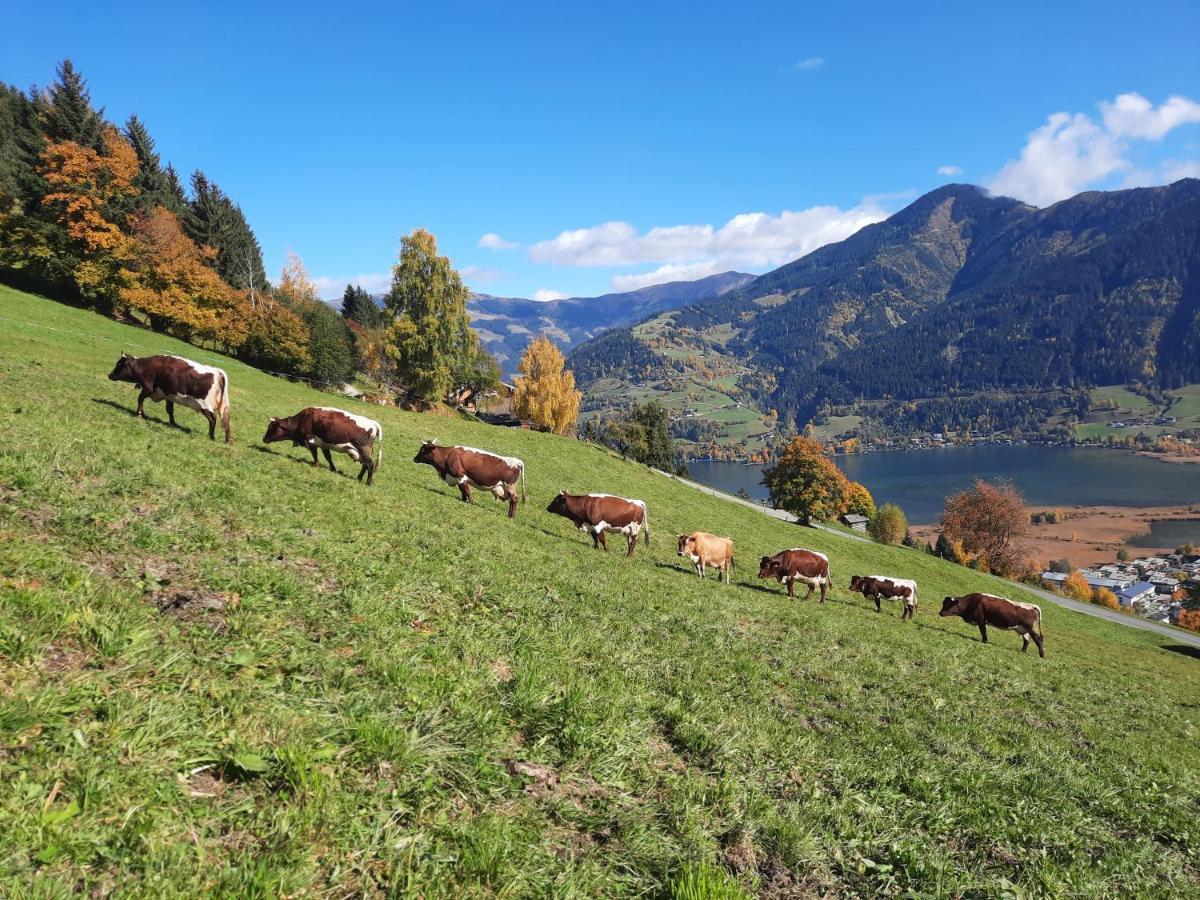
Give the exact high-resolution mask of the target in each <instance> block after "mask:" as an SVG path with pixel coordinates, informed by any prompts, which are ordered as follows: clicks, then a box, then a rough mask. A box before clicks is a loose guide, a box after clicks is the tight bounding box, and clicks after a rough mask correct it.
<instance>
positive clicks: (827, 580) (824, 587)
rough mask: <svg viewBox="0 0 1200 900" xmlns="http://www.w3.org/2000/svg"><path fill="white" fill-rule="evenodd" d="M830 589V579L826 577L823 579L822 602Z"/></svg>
mask: <svg viewBox="0 0 1200 900" xmlns="http://www.w3.org/2000/svg"><path fill="white" fill-rule="evenodd" d="M828 590H829V579H828V578H826V579H823V580H822V581H821V602H822V603H824V602H825V592H826V591H828ZM809 593H812V592H811V591H810V592H809Z"/></svg>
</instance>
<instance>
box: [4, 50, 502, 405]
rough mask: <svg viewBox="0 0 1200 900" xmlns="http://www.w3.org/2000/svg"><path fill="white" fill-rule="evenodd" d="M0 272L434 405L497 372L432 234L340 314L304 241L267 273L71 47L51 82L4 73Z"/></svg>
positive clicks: (235, 228)
mask: <svg viewBox="0 0 1200 900" xmlns="http://www.w3.org/2000/svg"><path fill="white" fill-rule="evenodd" d="M0 281H4V282H5V283H8V284H11V285H12V286H14V287H18V288H21V289H24V290H29V291H33V292H36V293H39V294H43V295H45V296H48V297H52V298H54V299H56V300H61V301H64V302H68V303H73V304H76V305H80V306H84V307H88V308H91V309H94V310H96V311H97V312H101V313H103V314H105V315H109V316H114V317H117V318H121V319H124V320H127V321H131V322H135V323H138V324H141V325H144V326H146V327H149V328H152V329H153V330H155V331H158V332H162V333H164V334H169V335H171V336H173V337H177V338H180V339H182V340H185V341H188V342H190V343H193V344H196V345H198V346H203V347H208V348H211V349H214V350H217V351H220V352H222V353H225V354H228V355H231V356H234V357H236V358H238V359H241V360H243V361H245V362H247V363H249V364H251V365H254V366H257V367H259V368H262V369H265V370H267V371H270V372H274V373H277V374H283V375H288V376H294V377H301V378H306V379H309V380H311V381H313V382H316V383H317V384H318V385H322V386H334V387H340V386H342V385H343V384H345V383H346V382H347V381H349V380H351V379H352V378H353V377H354V375H355V374H356V373H357V372H364V373H366V374H367V375H368V376H372V377H374V378H375V379H376V380H377V381H378V382H379V383H380V384H381V385H382V384H387V385H388V386H389V387H399V388H400V390H401V391H402V393H403V394H404V396H405V397H407V398H409V399H412V400H414V401H416V402H422V403H428V402H435V401H440V400H453V399H455V397H457V396H460V395H461V394H462V392H463V391H464V390H467V389H473V390H477V389H486V388H488V387H491V386H494V385H495V384H496V383H497V382H498V380H499V369H498V367H497V366H496V363H495V361H494V360H493V359H492V358H491V356H490V355H489V354H488V353H486V351H484V350H483V349H482V348H481V347H480V345H479V340H478V337H477V336H476V334H475V332H474V331H473V330H472V329H471V327H470V324H469V318H468V315H467V311H466V302H467V296H468V293H467V289H466V287H465V285H464V284H463V283H462V279H461V277H460V276H459V274H458V272H456V271H455V270H454V268H453V267H452V266H451V265H450V262H449V260H448V259H447V258H446V257H444V256H441V255H439V254H438V251H437V242H436V240H435V239H434V237H433V235H432V234H430V233H429V232H427V231H424V230H420V229H418V230H416V231H414V232H412V233H411V234H409V235H407V236H406V237H405V238H404V239H403V240H402V242H401V249H400V257H399V260H398V261H397V263H396V264H395V266H394V268H393V275H392V284H391V289H390V290H389V292H388V294H387V295H386V297H385V298H384V303H383V305H380V304H379V303H377V302H376V301H375V299H374V298H372V297H371V296H370V295H369V294H368V293H367V292H366V291H365V290H363V289H362V288H361V287H357V286H348V287H347V289H346V293H345V295H344V297H343V301H342V310H341V312H342V315H338V312H337V311H335V310H334V309H333V308H332V307H331V306H329V305H328V304H327V303H324V302H323V301H322V300H321V298H320V296H319V294H318V290H317V286H316V284H315V283H314V282H313V280H312V279H311V278H310V277H309V275H308V273H307V272H306V271H305V269H304V264H303V262H302V261H301V260H300V258H299V257H298V256H297V255H295V254H289V256H288V259H287V263H286V265H285V266H284V268H283V271H282V272H281V273H280V276H279V279H278V281H277V282H276V283H274V284H272V283H271V282H270V280H269V279H268V278H267V275H266V272H265V269H264V266H263V256H262V248H261V246H260V245H259V242H258V239H257V237H256V236H255V234H254V231H253V229H252V228H251V227H250V224H249V222H248V221H247V219H246V216H245V214H244V212H243V211H242V208H241V207H240V206H239V205H238V204H237V203H236V202H235V201H234V199H233V198H231V197H230V196H229V195H228V194H227V193H226V192H225V191H223V190H222V189H221V187H220V186H219V185H218V184H217V183H216V182H215V181H214V180H213V179H211V178H210V177H209V176H208V175H206V174H205V173H204V172H203V171H200V170H197V171H196V172H193V173H192V175H191V176H190V178H189V179H188V180H187V184H186V185H185V183H184V180H183V179H182V178H181V177H180V175H179V173H178V172H177V171H176V170H175V168H174V166H172V165H171V164H170V163H169V162H167V163H164V162H163V160H162V157H161V155H160V153H159V151H158V149H157V147H156V145H155V142H154V139H153V137H152V136H151V134H150V130H149V128H148V127H147V125H146V123H145V122H143V121H142V120H141V119H139V118H138V117H137V116H136V115H132V116H130V117H129V119H128V120H127V121H126V122H125V124H124V125H123V126H120V127H118V126H117V125H115V124H113V123H112V122H110V121H108V120H107V119H106V118H105V116H104V110H103V108H97V107H96V106H95V105H94V104H93V102H92V99H91V96H90V94H89V92H88V88H87V85H86V83H85V81H84V79H83V76H82V75H81V74H80V73H79V71H78V70H77V69H76V68H75V66H74V65H73V64H72V63H71V61H70V60H64V61H63V62H62V63H61V64H60V65H59V66H58V70H57V77H56V79H55V81H54V83H53V84H51V85H50V87H48V88H45V89H42V88H38V87H33V88H30V89H29V90H21V89H18V88H16V87H14V86H11V85H7V84H3V83H0Z"/></svg>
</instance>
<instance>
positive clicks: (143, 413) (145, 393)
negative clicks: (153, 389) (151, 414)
mask: <svg viewBox="0 0 1200 900" xmlns="http://www.w3.org/2000/svg"><path fill="white" fill-rule="evenodd" d="M149 396H150V392H149V391H142V392H141V393H140V394H138V408H137V413H136V415H137V417H138V418H139V419H144V418H146V411H145V410H144V409H143V408H142V407H143V406H144V405H145V403H146V398H147V397H149Z"/></svg>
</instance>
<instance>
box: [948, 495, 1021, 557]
mask: <svg viewBox="0 0 1200 900" xmlns="http://www.w3.org/2000/svg"><path fill="white" fill-rule="evenodd" d="M941 528H942V533H943V534H945V535H946V536H947V537H948V538H949V539H950V540H952V541H961V542H962V546H963V548H964V549H965V550H966V551H967V553H969V554H971V555H972V556H982V557H985V558H986V560H987V562H988V566H989V567H990V569H991V571H993V572H995V573H996V574H998V575H1008V574H1011V573H1016V572H1019V571H1020V569H1021V564H1022V562H1023V560H1024V557H1025V554H1026V548H1025V546H1024V544H1023V543H1022V540H1021V539H1022V538H1023V537H1024V536H1025V535H1026V534H1027V533H1028V531H1029V514H1028V512H1027V511H1026V510H1025V501H1024V499H1023V498H1022V497H1021V494H1020V492H1019V491H1018V490H1017V489H1016V488H1015V487H1013V486H1012V484H1010V483H1007V482H997V483H994V484H993V483H990V482H987V481H983V480H976V482H975V486H974V487H973V488H971V490H969V491H959V492H958V493H957V494H954V495H952V496H951V497H949V498H948V499H947V500H946V508H945V510H944V511H943V512H942V522H941Z"/></svg>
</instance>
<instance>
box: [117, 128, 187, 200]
mask: <svg viewBox="0 0 1200 900" xmlns="http://www.w3.org/2000/svg"><path fill="white" fill-rule="evenodd" d="M124 133H125V139H126V140H127V141H129V144H130V146H132V147H133V150H134V152H135V153H136V154H137V158H138V174H137V177H136V178H135V179H134V180H133V183H134V185H135V186H136V187H137V188H138V190H139V191H140V194H139V195H138V207H139V209H143V210H148V209H152V208H153V207H155V206H161V207H163V208H164V209H168V210H170V211H171V212H173V213H174V214H175V215H176V216H179V215H181V214H182V213H183V210H184V206H183V205H182V204H181V203H180V202H179V197H178V196H177V195H176V193H175V191H174V189H173V187H172V185H171V182H170V181H169V180H168V178H167V173H166V172H164V171H163V167H162V161H161V160H160V159H159V156H158V152H157V151H156V150H155V149H154V138H152V137H151V136H150V131H149V130H148V129H147V128H146V125H145V123H144V122H142V120H141V119H139V118H138V117H137V116H136V115H132V116H130V117H129V119H128V121H126V123H125V132H124Z"/></svg>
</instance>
